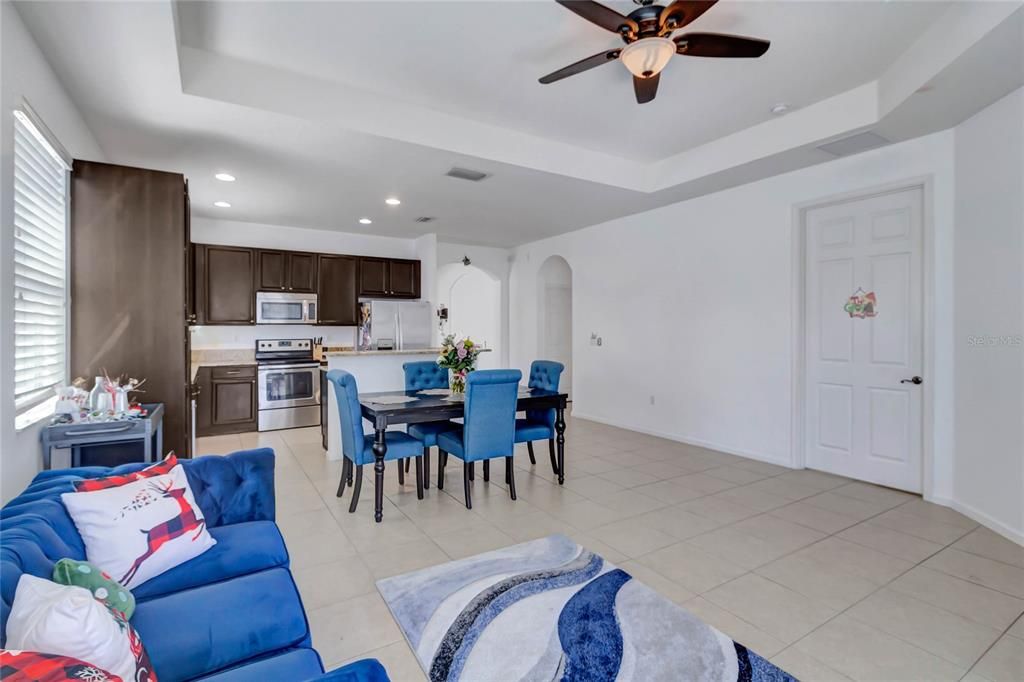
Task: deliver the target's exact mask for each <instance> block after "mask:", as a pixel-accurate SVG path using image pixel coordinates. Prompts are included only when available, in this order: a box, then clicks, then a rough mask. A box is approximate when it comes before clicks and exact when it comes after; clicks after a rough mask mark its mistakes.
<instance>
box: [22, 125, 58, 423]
mask: <svg viewBox="0 0 1024 682" xmlns="http://www.w3.org/2000/svg"><path fill="white" fill-rule="evenodd" d="M67 194H68V166H67V165H66V163H65V162H64V161H63V160H62V159H61V156H60V154H59V153H58V152H57V151H56V149H55V148H54V146H53V145H51V144H50V143H49V141H48V140H47V139H46V137H45V136H44V134H43V133H42V132H41V131H40V130H39V128H38V127H37V126H35V125H34V123H33V121H32V120H31V119H30V118H29V117H28V116H26V115H25V113H24V112H22V111H18V110H16V111H15V112H14V404H15V411H16V412H18V413H21V412H24V411H25V410H27V409H30V408H32V407H33V406H35V405H37V404H39V403H40V402H42V401H43V400H46V399H48V398H50V397H51V396H52V395H53V387H54V386H57V385H60V384H62V383H65V381H66V375H67V271H68V267H67V222H68V221H67Z"/></svg>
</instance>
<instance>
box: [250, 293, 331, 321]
mask: <svg viewBox="0 0 1024 682" xmlns="http://www.w3.org/2000/svg"><path fill="white" fill-rule="evenodd" d="M316 316H317V309H316V294H288V293H285V294H282V293H278V292H275V291H257V292H256V324H316V319H317V318H316Z"/></svg>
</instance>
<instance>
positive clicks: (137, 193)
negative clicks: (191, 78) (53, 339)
mask: <svg viewBox="0 0 1024 682" xmlns="http://www.w3.org/2000/svg"><path fill="white" fill-rule="evenodd" d="M71 194H72V198H71V205H70V220H71V229H70V241H69V246H70V261H71V271H70V278H69V289H70V296H71V302H72V303H71V306H70V311H69V323H70V330H69V344H70V348H69V376H71V377H76V376H84V377H89V378H92V377H95V376H97V375H99V374H102V373H103V371H104V370H106V371H107V372H108V373H109V374H110V375H111V376H116V375H119V374H122V373H124V374H127V375H128V376H131V377H137V378H140V379H141V378H145V379H146V386H145V391H146V392H145V393H144V394H141V398H142V399H143V400H145V401H146V402H159V403H163V404H164V410H165V411H164V447H165V450H174V451H175V452H177V453H179V454H181V455H185V454H186V453H187V451H188V450H187V447H188V446H187V443H188V437H187V430H186V429H187V420H186V413H185V410H186V394H187V390H188V389H187V387H188V383H189V376H188V362H187V361H186V353H187V340H186V338H187V334H188V330H187V329H186V315H187V305H186V300H185V298H186V285H185V274H186V271H187V270H186V268H187V262H186V261H187V258H186V255H187V253H188V248H187V246H188V237H187V233H186V222H185V221H186V211H185V206H186V200H185V178H184V177H183V176H182V175H180V174H178V173H164V172H161V171H151V170H145V169H142V168H129V167H127V166H115V165H111V164H105V163H95V162H91V161H81V160H76V161H75V162H74V168H73V170H72V175H71ZM159 454H160V455H161V456H163V455H164V454H166V453H159Z"/></svg>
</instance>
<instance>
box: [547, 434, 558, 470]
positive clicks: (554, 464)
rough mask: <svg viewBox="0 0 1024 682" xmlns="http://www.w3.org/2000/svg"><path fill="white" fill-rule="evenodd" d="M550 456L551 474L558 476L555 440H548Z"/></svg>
mask: <svg viewBox="0 0 1024 682" xmlns="http://www.w3.org/2000/svg"><path fill="white" fill-rule="evenodd" d="M548 454H549V455H551V473H553V474H555V475H556V476H557V475H558V459H557V458H556V457H555V439H554V438H548Z"/></svg>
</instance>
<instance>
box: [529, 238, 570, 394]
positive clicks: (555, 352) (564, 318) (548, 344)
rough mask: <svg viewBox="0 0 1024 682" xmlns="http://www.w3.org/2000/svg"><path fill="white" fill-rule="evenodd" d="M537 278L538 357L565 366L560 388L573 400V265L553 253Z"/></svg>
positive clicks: (542, 266)
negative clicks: (570, 265)
mask: <svg viewBox="0 0 1024 682" xmlns="http://www.w3.org/2000/svg"><path fill="white" fill-rule="evenodd" d="M537 277H538V282H537V293H538V297H539V301H538V305H537V311H538V316H539V317H538V320H537V331H538V339H537V352H538V353H539V355H540V357H538V358H537V359H538V360H555V361H557V362H560V363H562V364H563V365H565V371H564V372H563V373H562V378H561V381H560V383H559V387H560V388H561V390H563V391H565V392H567V393H568V394H569V398H570V399H572V388H573V373H572V268H571V267H569V263H568V262H567V261H566V260H565V259H564V258H562V257H561V256H551V257H550V258H548V259H547V260H546V261H544V263H543V264H542V265H541V267H540V271H539V272H538V275H537Z"/></svg>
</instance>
